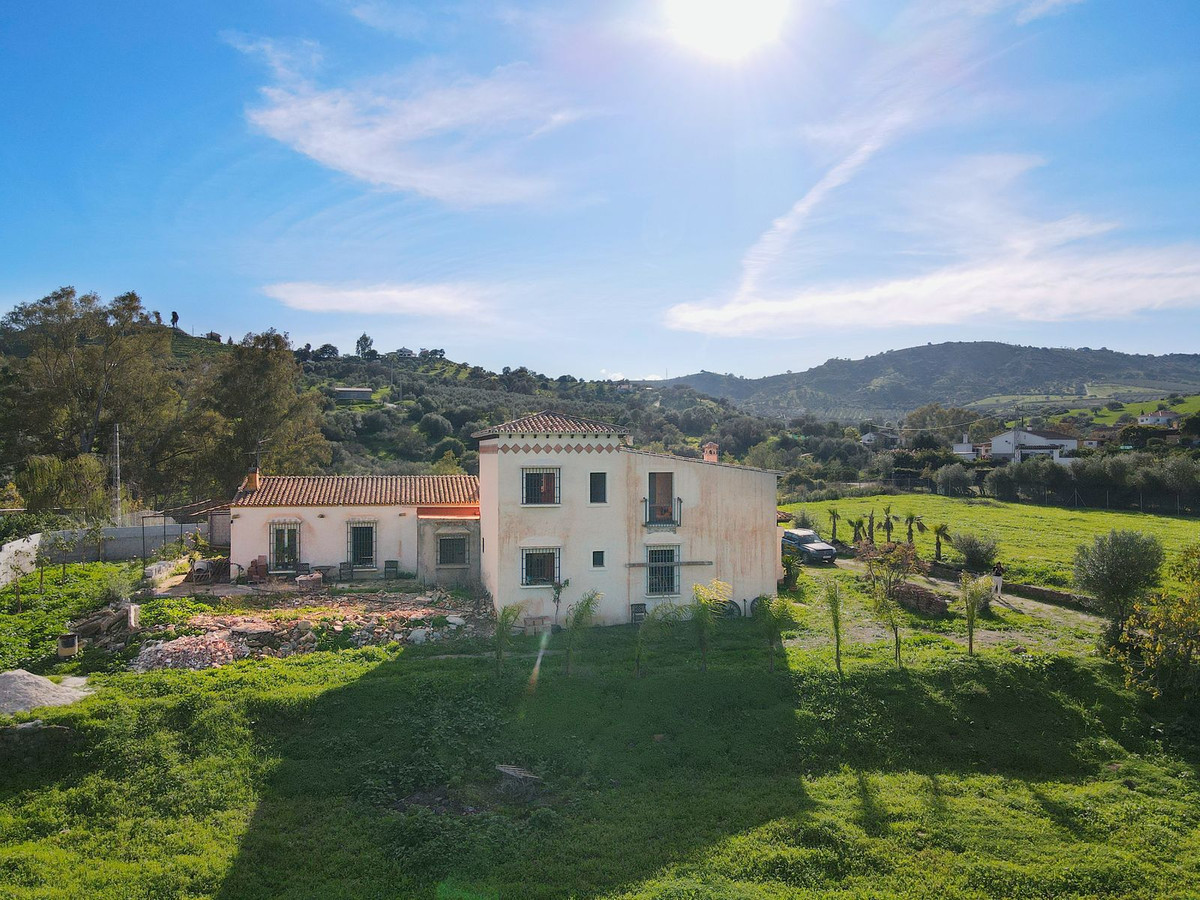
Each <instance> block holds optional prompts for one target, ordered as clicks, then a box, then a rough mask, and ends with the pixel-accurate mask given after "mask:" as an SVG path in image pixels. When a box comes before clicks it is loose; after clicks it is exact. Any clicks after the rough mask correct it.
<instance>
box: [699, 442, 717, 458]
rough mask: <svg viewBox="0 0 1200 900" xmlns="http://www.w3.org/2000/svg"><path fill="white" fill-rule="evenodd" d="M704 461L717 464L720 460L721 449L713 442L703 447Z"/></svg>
mask: <svg viewBox="0 0 1200 900" xmlns="http://www.w3.org/2000/svg"><path fill="white" fill-rule="evenodd" d="M703 449H704V461H705V462H717V461H718V460H719V459H720V458H721V452H720V451H721V447H720V445H719V444H716V443H715V442H713V441H709V442H708V443H707V444H705V445H704V448H703Z"/></svg>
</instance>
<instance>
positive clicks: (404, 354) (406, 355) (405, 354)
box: [396, 347, 417, 359]
mask: <svg viewBox="0 0 1200 900" xmlns="http://www.w3.org/2000/svg"><path fill="white" fill-rule="evenodd" d="M396 355H397V356H398V357H400V358H401V359H413V358H414V357H416V355H417V354H416V353H414V352H413V351H412V350H409V349H408V348H407V347H401V348H400V349H399V350H397V351H396Z"/></svg>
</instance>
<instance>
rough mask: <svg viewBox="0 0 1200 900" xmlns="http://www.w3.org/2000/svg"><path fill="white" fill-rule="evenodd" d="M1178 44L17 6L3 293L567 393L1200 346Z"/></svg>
mask: <svg viewBox="0 0 1200 900" xmlns="http://www.w3.org/2000/svg"><path fill="white" fill-rule="evenodd" d="M731 6H732V7H733V8H735V9H736V10H738V14H737V15H738V17H737V18H735V19H734V20H731V21H723V20H722V19H721V17H722V16H728V15H729V7H731ZM743 32H746V33H745V34H743ZM743 37H744V38H745V40H744V41H742V40H740V39H741V38H743ZM1198 46H1200V4H1197V3H1195V2H1193V0H1174V2H1171V0H1157V2H1154V3H1130V2H1126V0H908V2H903V0H886V2H885V0H877V2H868V0H736V2H735V0H692V2H691V4H685V3H683V0H643V2H588V3H578V4H573V3H566V2H556V3H544V4H537V3H528V4H523V3H503V2H501V3H492V2H478V3H454V2H446V3H438V4H419V3H404V2H391V0H276V2H250V0H242V2H236V3H235V2H218V0H210V2H205V3H192V4H174V3H165V4H164V3H158V2H131V0H113V2H106V3H102V4H96V3H74V2H56V0H44V2H39V3H35V4H19V5H18V4H14V3H7V4H3V5H2V6H0V130H2V133H3V135H4V139H3V140H2V141H0V166H2V171H3V173H4V177H3V179H0V305H2V306H4V307H5V308H7V307H8V306H11V305H12V304H13V303H17V302H21V301H24V300H30V299H34V298H37V297H40V296H42V295H44V294H46V293H48V292H49V291H51V290H53V289H54V288H56V287H58V286H59V285H62V284H73V285H75V286H76V287H77V288H79V289H80V290H95V291H97V292H99V293H101V294H102V295H104V296H106V297H107V296H111V295H113V294H116V293H119V292H122V291H125V290H136V291H138V292H139V293H140V294H141V295H142V297H143V298H144V300H145V302H146V304H147V305H148V306H149V307H151V308H155V309H160V310H162V311H163V313H164V315H165V314H167V313H169V311H170V310H177V311H178V312H179V314H180V319H181V325H182V326H184V327H185V328H189V329H194V330H195V331H197V332H204V331H208V330H216V331H219V332H221V333H223V334H229V333H232V334H234V335H235V336H238V337H240V336H241V335H242V334H244V333H245V332H247V331H249V330H261V329H264V328H266V327H268V326H275V327H277V328H279V329H280V330H285V331H288V332H289V333H290V334H291V336H292V338H293V340H295V341H296V342H298V343H304V342H311V343H313V344H319V343H323V342H325V341H332V342H334V343H336V344H337V345H339V346H340V347H341V348H342V349H343V350H347V349H349V348H351V347H352V346H353V342H354V338H355V337H356V336H357V335H358V334H359V333H361V332H363V331H366V332H367V333H369V334H371V335H372V336H373V337H374V339H375V345H376V347H377V348H378V349H381V350H388V349H395V348H396V347H399V346H401V345H405V346H409V347H412V348H417V347H442V348H445V350H446V351H447V355H449V356H451V357H452V358H456V359H465V360H468V361H470V362H472V363H478V364H481V365H485V366H488V367H490V368H499V367H501V366H505V365H511V366H518V365H528V366H530V367H532V368H535V369H537V370H540V371H544V372H547V373H549V374H551V375H557V374H560V373H563V372H570V373H573V374H576V375H580V376H586V377H601V376H605V375H616V374H621V375H625V376H629V377H644V376H656V375H657V376H661V375H663V374H666V373H669V374H671V375H679V374H684V373H686V372H691V371H696V370H698V369H701V368H704V369H710V370H715V371H721V372H735V373H738V374H745V375H764V374H770V373H774V372H780V371H784V370H789V369H790V370H800V369H804V368H807V367H808V366H811V365H815V364H818V363H820V362H823V361H824V360H825V359H827V358H829V357H831V356H841V357H857V356H862V355H866V354H871V353H876V352H879V351H882V350H887V349H891V348H897V347H903V346H910V345H913V344H919V343H924V342H927V341H935V342H936V341H942V340H978V339H995V340H1004V341H1013V342H1020V343H1029V344H1035V345H1039V346H1092V347H1099V346H1108V347H1111V348H1114V349H1121V350H1129V351H1135V352H1153V353H1165V352H1194V351H1196V350H1198V349H1200V348H1198V347H1197V346H1196V336H1197V334H1200V328H1198V326H1200V233H1198V232H1200V225H1198V222H1197V210H1198V209H1200V204H1198V201H1200V165H1198V164H1200V54H1197V53H1196V49H1195V48H1196V47H1198Z"/></svg>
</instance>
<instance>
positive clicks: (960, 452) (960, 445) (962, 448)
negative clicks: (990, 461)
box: [950, 431, 988, 459]
mask: <svg viewBox="0 0 1200 900" xmlns="http://www.w3.org/2000/svg"><path fill="white" fill-rule="evenodd" d="M987 447H988V445H987V444H973V443H971V436H970V435H969V434H967V433H966V432H965V431H964V432H963V436H962V440H961V441H956V442H955V444H954V446H952V447H951V448H950V449H951V450H953V451H954V455H955V456H957V457H959V458H961V459H984V458H985V457H986V456H987V453H986V452H985V451H986V448H987Z"/></svg>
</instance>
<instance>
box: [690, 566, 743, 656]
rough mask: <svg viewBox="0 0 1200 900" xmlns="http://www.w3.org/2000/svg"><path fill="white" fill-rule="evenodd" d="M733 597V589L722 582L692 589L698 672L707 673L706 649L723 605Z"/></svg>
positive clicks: (691, 605)
mask: <svg viewBox="0 0 1200 900" xmlns="http://www.w3.org/2000/svg"><path fill="white" fill-rule="evenodd" d="M731 596H733V588H732V587H731V586H730V585H728V584H726V583H725V582H723V581H718V580H717V579H715V578H714V579H713V580H712V581H711V582H709V583H708V584H698V585H696V586H695V587H693V588H692V602H691V604H690V608H691V613H692V624H693V625H695V627H696V643H697V645H698V646H699V648H700V671H701V672H707V671H708V648H709V645H710V644H711V643H712V636H713V632H714V631H716V629H717V620H718V619H720V618H721V616H722V614H723V613H724V611H725V605H726V604H727V603H729V598H730V597H731Z"/></svg>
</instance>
